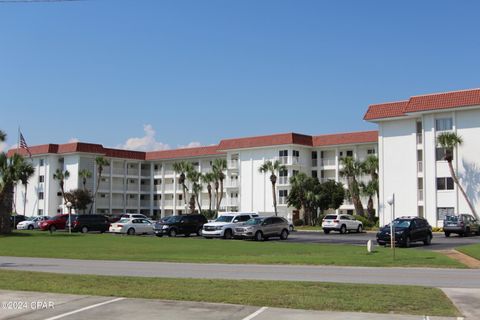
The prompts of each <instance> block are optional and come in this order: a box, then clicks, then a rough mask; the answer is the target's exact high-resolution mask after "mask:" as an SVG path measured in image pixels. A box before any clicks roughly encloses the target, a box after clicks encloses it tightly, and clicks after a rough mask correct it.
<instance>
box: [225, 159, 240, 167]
mask: <svg viewBox="0 0 480 320" xmlns="http://www.w3.org/2000/svg"><path fill="white" fill-rule="evenodd" d="M227 168H228V169H238V160H229V161H228V166H227Z"/></svg>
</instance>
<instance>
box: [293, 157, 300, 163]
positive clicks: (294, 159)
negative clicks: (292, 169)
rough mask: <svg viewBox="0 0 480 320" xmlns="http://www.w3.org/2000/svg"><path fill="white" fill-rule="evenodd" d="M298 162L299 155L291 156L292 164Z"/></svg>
mask: <svg viewBox="0 0 480 320" xmlns="http://www.w3.org/2000/svg"><path fill="white" fill-rule="evenodd" d="M299 163H300V157H292V164H299Z"/></svg>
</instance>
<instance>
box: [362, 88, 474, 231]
mask: <svg viewBox="0 0 480 320" xmlns="http://www.w3.org/2000/svg"><path fill="white" fill-rule="evenodd" d="M365 120H367V121H372V122H374V123H377V124H378V129H379V131H378V132H379V138H378V151H379V181H380V194H379V198H380V199H379V203H380V207H379V217H380V221H381V223H388V222H389V221H390V217H391V208H390V206H389V205H388V204H387V198H388V197H391V196H392V195H393V194H394V195H395V216H397V217H398V216H401V215H411V216H420V217H425V218H426V219H427V220H428V221H429V223H430V224H431V225H432V226H438V227H441V226H442V223H443V218H444V216H445V215H446V214H455V213H470V214H472V212H471V210H470V209H469V206H468V204H467V202H466V201H465V199H464V197H463V196H462V194H461V193H460V191H459V190H458V188H457V186H455V184H454V182H453V180H452V178H451V174H450V171H449V167H448V163H447V162H446V161H444V160H443V157H444V154H445V150H443V149H442V148H440V146H439V145H438V143H437V137H438V135H439V134H441V133H443V132H454V133H456V134H457V135H459V136H460V137H461V138H462V139H463V143H462V144H461V145H460V146H459V147H458V148H456V150H454V159H453V166H454V170H455V172H456V174H457V176H458V177H459V180H460V183H461V185H462V186H463V187H464V189H465V191H466V193H467V195H468V197H469V199H470V200H471V201H472V202H473V205H474V207H475V209H476V212H478V211H479V210H480V202H479V201H480V199H479V192H480V89H474V90H465V91H455V92H447V93H438V94H431V95H423V96H415V97H411V98H410V99H408V100H405V101H398V102H392V103H385V104H376V105H371V106H370V107H369V109H368V111H367V113H366V114H365Z"/></svg>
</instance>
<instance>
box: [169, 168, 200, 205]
mask: <svg viewBox="0 0 480 320" xmlns="http://www.w3.org/2000/svg"><path fill="white" fill-rule="evenodd" d="M192 169H193V166H192V164H191V163H190V162H187V161H180V162H175V163H174V164H173V170H174V171H175V173H176V174H178V182H179V183H180V184H181V185H182V191H183V201H184V204H185V212H188V204H187V192H188V188H187V185H186V184H185V181H186V174H187V172H189V171H191V170H192ZM194 204H195V201H194Z"/></svg>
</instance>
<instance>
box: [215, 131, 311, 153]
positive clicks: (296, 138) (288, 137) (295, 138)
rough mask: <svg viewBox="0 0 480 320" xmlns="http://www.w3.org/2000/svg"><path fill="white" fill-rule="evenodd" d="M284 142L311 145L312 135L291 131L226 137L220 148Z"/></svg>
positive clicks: (251, 146) (250, 146) (282, 143)
mask: <svg viewBox="0 0 480 320" xmlns="http://www.w3.org/2000/svg"><path fill="white" fill-rule="evenodd" d="M284 144H300V145H306V146H311V145H312V136H307V135H303V134H298V133H293V132H291V133H280V134H272V135H268V136H256V137H246V138H237V139H224V140H221V141H220V144H219V146H218V149H219V150H229V149H244V148H256V147H267V146H277V145H284Z"/></svg>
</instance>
